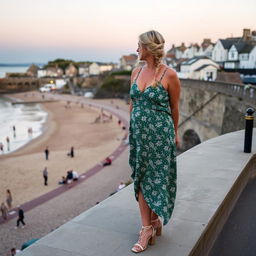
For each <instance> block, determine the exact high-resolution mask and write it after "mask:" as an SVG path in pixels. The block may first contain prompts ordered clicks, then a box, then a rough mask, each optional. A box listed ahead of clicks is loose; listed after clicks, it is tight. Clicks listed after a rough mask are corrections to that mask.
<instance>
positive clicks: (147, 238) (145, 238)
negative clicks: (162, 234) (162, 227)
mask: <svg viewBox="0 0 256 256" xmlns="http://www.w3.org/2000/svg"><path fill="white" fill-rule="evenodd" d="M149 229H151V230H152V233H151V234H150V233H148V232H147V231H148V230H149ZM155 235H156V231H155V229H154V227H153V226H152V225H150V226H142V229H141V231H140V237H139V240H138V242H137V243H136V244H135V245H134V246H133V247H132V252H134V253H139V252H143V251H145V250H146V249H147V247H148V245H154V244H155V242H156V240H155Z"/></svg>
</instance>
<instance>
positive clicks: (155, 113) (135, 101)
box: [129, 30, 180, 253]
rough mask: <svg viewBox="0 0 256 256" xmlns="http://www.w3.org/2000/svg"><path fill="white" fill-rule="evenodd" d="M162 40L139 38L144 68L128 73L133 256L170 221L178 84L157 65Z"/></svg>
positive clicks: (151, 36) (153, 36) (171, 72)
mask: <svg viewBox="0 0 256 256" xmlns="http://www.w3.org/2000/svg"><path fill="white" fill-rule="evenodd" d="M164 43H165V41H164V38H163V36H162V35H161V34H160V33H159V32H157V31H154V30H152V31H148V32H145V33H143V34H141V35H140V36H139V42H138V49H137V52H138V58H139V60H141V61H144V65H143V66H140V67H137V68H135V69H134V70H133V71H132V75H131V88H130V97H131V103H130V114H131V115H130V127H129V143H130V155H129V164H130V166H131V169H132V175H131V177H132V178H133V181H134V193H135V198H136V200H137V201H138V205H139V209H140V215H141V221H142V228H141V231H140V233H139V240H138V242H137V243H136V244H134V246H133V248H132V251H133V252H135V253H139V252H142V251H144V250H146V248H147V246H148V244H154V243H155V235H161V230H162V222H161V220H160V218H159V217H161V218H163V224H164V225H166V224H167V223H168V221H169V220H170V218H171V215H172V212H173V208H174V202H175V197H176V147H177V146H178V144H179V138H178V121H179V97H180V81H179V79H178V77H177V74H176V72H175V71H174V70H173V69H171V68H169V67H168V66H166V65H165V64H163V63H162V62H161V60H162V58H163V56H164Z"/></svg>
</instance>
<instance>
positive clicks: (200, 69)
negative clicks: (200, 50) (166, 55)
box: [180, 56, 219, 81]
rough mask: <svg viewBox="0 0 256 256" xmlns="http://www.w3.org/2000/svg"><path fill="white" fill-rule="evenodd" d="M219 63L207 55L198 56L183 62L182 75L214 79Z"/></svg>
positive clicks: (192, 77)
mask: <svg viewBox="0 0 256 256" xmlns="http://www.w3.org/2000/svg"><path fill="white" fill-rule="evenodd" d="M218 69H219V65H218V64H217V63H216V62H214V61H212V60H211V59H210V58H209V57H207V56H197V57H193V58H191V59H188V60H187V61H185V62H183V63H182V64H181V66H180V77H182V78H190V79H202V80H211V81H214V80H215V79H216V77H217V71H218Z"/></svg>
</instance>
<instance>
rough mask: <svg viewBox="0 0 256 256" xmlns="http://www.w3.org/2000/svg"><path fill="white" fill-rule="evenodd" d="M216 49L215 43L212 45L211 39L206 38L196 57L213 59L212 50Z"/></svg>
mask: <svg viewBox="0 0 256 256" xmlns="http://www.w3.org/2000/svg"><path fill="white" fill-rule="evenodd" d="M213 47H214V43H212V41H211V39H210V38H205V39H204V40H203V42H202V44H201V46H200V48H199V50H198V52H195V55H194V56H207V57H209V58H211V57H212V50H213Z"/></svg>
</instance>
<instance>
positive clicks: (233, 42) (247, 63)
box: [212, 29, 256, 70]
mask: <svg viewBox="0 0 256 256" xmlns="http://www.w3.org/2000/svg"><path fill="white" fill-rule="evenodd" d="M212 59H213V60H214V61H216V62H217V63H219V64H220V65H221V66H222V67H223V68H224V69H234V70H237V69H240V70H242V69H256V31H252V32H251V31H250V30H248V29H244V30H243V36H242V37H236V38H226V39H219V40H218V41H217V43H216V45H215V47H214V49H213V54H212Z"/></svg>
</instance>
